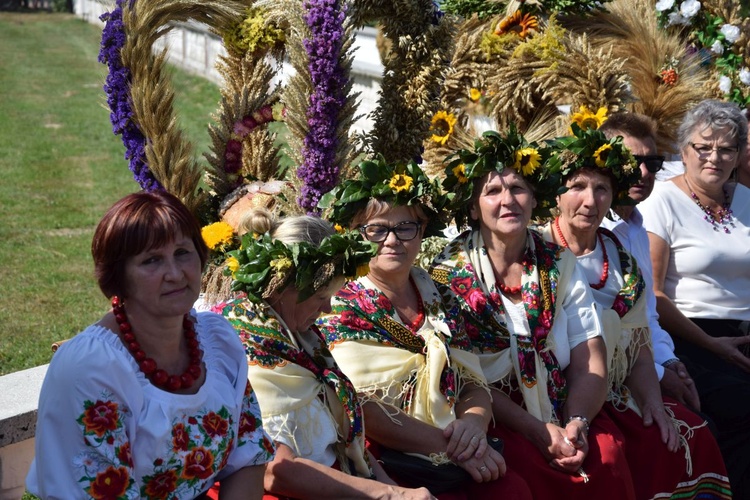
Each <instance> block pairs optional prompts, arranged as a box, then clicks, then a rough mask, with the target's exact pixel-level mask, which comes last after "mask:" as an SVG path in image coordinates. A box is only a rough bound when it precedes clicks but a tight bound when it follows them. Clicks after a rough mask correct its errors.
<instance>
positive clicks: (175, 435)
mask: <svg viewBox="0 0 750 500" xmlns="http://www.w3.org/2000/svg"><path fill="white" fill-rule="evenodd" d="M189 442H190V437H189V436H188V433H187V431H186V430H185V424H183V423H179V424H177V425H175V426H174V427H173V428H172V449H173V450H174V451H187V449H188V443H189Z"/></svg>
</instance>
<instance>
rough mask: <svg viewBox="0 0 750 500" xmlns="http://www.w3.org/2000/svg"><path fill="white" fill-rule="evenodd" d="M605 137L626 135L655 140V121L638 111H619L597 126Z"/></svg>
mask: <svg viewBox="0 0 750 500" xmlns="http://www.w3.org/2000/svg"><path fill="white" fill-rule="evenodd" d="M599 130H601V131H602V132H603V133H604V135H605V136H606V137H607V139H611V138H612V137H615V136H618V135H628V136H630V137H634V138H636V139H641V140H644V139H652V140H653V141H654V142H656V139H657V137H656V121H654V119H652V118H651V117H649V116H646V115H642V114H640V113H628V112H625V111H621V112H619V113H613V114H611V115H609V117H608V118H607V119H606V120H605V121H604V123H602V124H601V126H600V127H599Z"/></svg>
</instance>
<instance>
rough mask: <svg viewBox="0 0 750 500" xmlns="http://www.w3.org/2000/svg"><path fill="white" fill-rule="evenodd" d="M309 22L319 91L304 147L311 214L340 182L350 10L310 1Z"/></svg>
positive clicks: (304, 201)
mask: <svg viewBox="0 0 750 500" xmlns="http://www.w3.org/2000/svg"><path fill="white" fill-rule="evenodd" d="M305 8H306V9H307V15H306V16H305V22H306V23H307V25H308V26H309V28H310V31H311V32H312V35H311V37H310V38H308V39H305V40H304V42H303V43H304V47H305V50H306V52H307V55H308V60H309V63H308V68H309V70H310V78H311V80H312V87H313V92H312V94H311V95H310V107H309V108H308V111H307V124H308V127H309V132H308V135H307V136H306V137H305V139H304V142H303V149H302V158H303V160H302V165H300V166H299V168H298V169H297V175H299V177H300V179H301V180H302V183H303V185H302V189H301V193H300V197H299V203H300V206H301V207H302V208H304V209H305V210H306V211H307V212H308V213H317V212H318V209H317V206H318V200H320V197H321V196H322V195H323V194H325V193H327V192H328V191H330V190H331V189H332V188H333V187H334V186H335V185H336V183H337V182H338V177H339V165H336V150H337V147H338V140H337V135H338V133H337V132H338V131H337V128H338V127H337V125H338V122H339V113H340V112H341V110H342V109H343V107H344V104H345V102H346V95H344V92H345V89H346V84H347V75H346V74H345V71H344V69H343V68H342V67H341V65H340V64H339V60H340V58H341V57H342V54H341V48H342V45H343V38H344V28H343V22H344V18H345V15H346V12H345V8H344V7H342V6H341V5H340V4H339V2H338V1H337V0H307V1H306V2H305Z"/></svg>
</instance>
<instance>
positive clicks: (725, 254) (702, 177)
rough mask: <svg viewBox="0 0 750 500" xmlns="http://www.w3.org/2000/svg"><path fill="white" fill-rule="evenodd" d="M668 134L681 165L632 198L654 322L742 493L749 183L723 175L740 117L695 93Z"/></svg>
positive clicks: (746, 481) (748, 398) (741, 136)
mask: <svg viewBox="0 0 750 500" xmlns="http://www.w3.org/2000/svg"><path fill="white" fill-rule="evenodd" d="M678 137H679V139H678V141H679V147H680V152H681V155H682V160H683V162H684V164H685V173H684V174H683V175H679V176H676V177H674V178H672V179H670V180H669V181H666V182H661V183H657V184H656V186H655V187H654V191H653V194H652V195H651V196H650V197H649V198H648V199H647V200H645V201H643V202H641V203H640V204H639V206H638V208H639V210H640V211H641V213H642V214H643V225H644V227H645V228H646V230H647V231H648V233H649V235H648V236H649V243H650V247H651V262H652V265H653V279H654V285H653V286H654V293H655V295H656V300H657V310H658V312H659V322H660V324H661V326H662V327H664V329H665V330H667V331H668V332H669V333H670V334H671V335H672V337H673V339H674V342H675V353H676V354H677V356H678V357H679V358H680V360H681V361H683V363H684V364H685V366H686V367H687V368H688V370H689V372H690V373H691V374H692V376H693V379H694V381H695V384H696V387H697V389H698V393H699V395H700V399H701V409H702V411H703V412H704V413H706V414H707V415H708V416H709V417H711V419H713V421H714V422H715V423H716V426H717V427H718V430H719V434H718V441H719V445H720V447H721V449H722V453H723V454H724V459H725V462H726V465H727V470H728V472H729V479H730V481H731V483H732V490H733V493H734V497H735V498H750V454H748V453H747V450H748V449H749V448H750V428H748V426H747V422H748V421H750V358H749V357H748V348H750V336H747V335H746V334H745V333H743V330H742V328H741V326H742V324H743V322H747V321H750V307H748V306H749V305H750V252H748V248H750V189H748V188H747V187H745V186H743V185H741V184H735V183H733V182H731V181H730V179H731V178H732V174H733V172H734V170H735V169H736V168H737V166H738V162H739V158H740V156H741V153H742V152H743V151H744V149H745V148H746V146H747V119H746V118H745V116H744V115H743V113H742V111H741V110H740V108H739V107H738V106H736V105H735V104H731V103H726V102H721V101H715V100H706V101H702V102H700V103H699V104H698V105H697V106H696V107H695V108H693V109H692V110H691V111H690V112H688V114H687V115H686V117H685V119H684V121H683V123H682V125H681V126H680V128H679V132H678ZM678 312H681V313H682V315H681V314H678ZM688 319H689V320H688Z"/></svg>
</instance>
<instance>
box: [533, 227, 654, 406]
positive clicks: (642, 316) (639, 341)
mask: <svg viewBox="0 0 750 500" xmlns="http://www.w3.org/2000/svg"><path fill="white" fill-rule="evenodd" d="M540 229H541V232H542V235H543V236H544V238H545V239H546V240H547V241H552V238H553V236H552V224H551V223H548V224H546V225H545V226H544V227H543V228H540ZM599 231H600V232H601V234H602V236H603V237H604V238H606V239H609V240H611V241H612V243H614V245H615V247H617V257H616V259H615V261H616V263H617V264H619V265H610V279H617V280H618V282H619V283H621V289H620V291H619V293H618V294H617V296H616V297H615V299H614V302H613V304H612V306H611V307H610V306H608V305H605V304H600V306H602V326H603V329H604V342H605V344H606V346H607V384H608V385H607V387H608V388H609V393H608V396H607V400H608V401H610V402H612V403H613V404H614V405H615V407H618V408H621V409H624V408H625V407H628V408H631V409H632V410H634V411H635V412H636V413H638V414H639V415H640V410H639V409H638V406H637V405H636V404H635V401H634V400H633V398H632V397H630V391H629V390H628V388H627V387H626V386H625V379H626V378H627V377H628V375H629V374H630V371H631V370H632V368H633V365H634V364H635V360H636V359H637V358H638V355H639V354H640V350H641V348H643V347H647V348H649V349H650V348H651V334H650V330H649V328H648V318H647V316H646V295H645V293H644V288H645V282H644V281H643V276H642V275H641V271H640V269H639V268H638V264H637V262H636V260H635V259H634V258H633V256H632V255H630V254H629V253H628V251H627V250H625V248H624V247H623V246H622V244H621V243H620V242H619V240H618V239H617V237H616V236H615V235H614V234H613V233H612V232H611V231H609V230H607V229H604V228H599ZM596 297H597V293H594V298H595V299H596Z"/></svg>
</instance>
